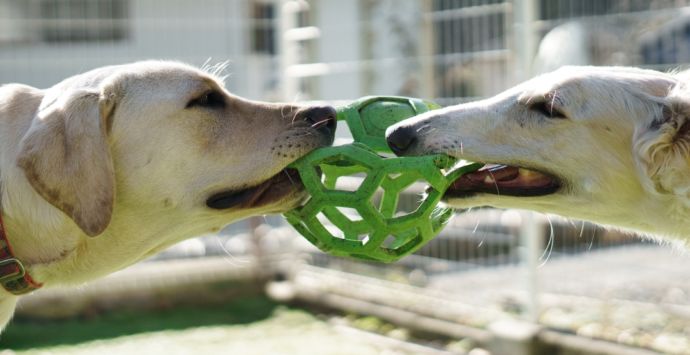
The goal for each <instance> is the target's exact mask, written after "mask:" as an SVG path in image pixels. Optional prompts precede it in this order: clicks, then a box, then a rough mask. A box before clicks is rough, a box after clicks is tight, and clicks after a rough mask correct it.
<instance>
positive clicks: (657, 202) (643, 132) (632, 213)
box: [389, 67, 690, 243]
mask: <svg viewBox="0 0 690 355" xmlns="http://www.w3.org/2000/svg"><path fill="white" fill-rule="evenodd" d="M687 76H688V73H660V72H656V71H650V70H642V69H635V68H622V67H564V68H561V69H559V70H557V71H554V72H551V73H548V74H544V75H541V76H538V77H536V78H534V79H532V80H529V81H527V82H525V83H522V84H520V85H518V86H516V87H514V88H512V89H509V90H507V91H505V92H503V93H501V94H499V95H497V96H495V97H492V98H489V99H486V100H483V101H478V102H472V103H467V104H462V105H457V106H451V107H447V108H444V109H440V110H437V111H432V112H428V113H426V114H423V115H420V116H417V117H414V118H411V119H409V120H406V121H404V122H401V123H400V124H398V125H396V126H394V127H391V128H390V129H389V132H392V131H393V130H395V129H398V128H399V127H402V126H412V128H413V129H414V130H415V131H416V132H417V133H416V135H417V136H416V139H417V143H416V145H415V146H414V147H413V148H411V150H410V151H409V152H408V153H409V154H412V155H414V154H428V153H438V152H443V153H448V154H451V155H453V156H456V157H460V158H463V159H467V160H471V161H478V162H486V163H498V164H507V165H511V166H521V167H526V168H530V169H534V170H538V171H542V172H546V173H550V174H552V175H554V176H557V177H558V178H559V179H560V180H561V181H562V182H563V187H562V189H561V190H560V191H558V192H557V193H555V194H551V195H546V196H540V197H511V196H500V195H493V194H477V195H474V196H472V197H467V198H456V199H450V200H449V201H448V203H449V204H450V205H451V206H454V207H458V208H466V207H471V206H482V205H488V206H495V207H501V208H523V209H532V210H536V211H541V212H549V213H556V214H560V215H563V216H567V217H574V218H579V219H584V220H589V221H594V222H598V223H601V224H606V225H613V226H618V227H620V228H624V229H631V230H636V231H640V232H644V233H648V234H653V235H659V236H662V237H665V238H666V239H667V240H679V241H681V242H685V243H687V242H688V241H690V132H688V131H683V132H679V128H680V127H681V126H682V125H683V123H684V122H685V121H686V120H690V87H689V84H690V81H688V80H687ZM539 101H546V102H547V103H548V104H549V105H554V107H555V108H557V109H558V110H560V111H562V112H563V113H564V114H565V115H566V116H567V117H566V118H565V119H559V118H548V117H546V116H545V115H543V114H541V113H539V112H537V111H536V110H532V109H530V106H531V105H533V104H534V103H535V102H539ZM686 128H687V126H686Z"/></svg>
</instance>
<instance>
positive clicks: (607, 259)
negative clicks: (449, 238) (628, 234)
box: [429, 246, 690, 354]
mask: <svg viewBox="0 0 690 355" xmlns="http://www.w3.org/2000/svg"><path fill="white" fill-rule="evenodd" d="M537 274H538V279H539V291H540V297H539V301H540V304H541V308H542V312H541V313H540V321H541V322H542V323H543V324H546V325H548V326H551V327H554V328H558V329H565V330H569V331H573V332H575V333H578V334H580V335H583V336H588V337H594V338H601V339H606V340H611V341H615V342H620V343H624V344H629V345H634V346H641V347H646V348H650V349H654V350H657V351H661V352H664V353H669V354H690V255H688V254H687V252H683V251H681V250H678V249H673V248H670V247H658V246H632V247H621V248H611V249H602V250H598V251H590V252H587V253H583V254H577V255H575V256H559V257H557V256H553V257H552V258H551V259H549V260H548V261H546V262H545V263H544V264H543V265H542V266H541V267H540V268H539V269H538V273H537ZM525 280H526V275H525V271H524V268H521V267H519V266H501V267H495V268H483V269H481V270H477V271H473V272H464V273H457V274H446V275H441V276H432V277H430V278H429V282H430V284H429V287H432V288H437V289H442V290H445V291H448V292H450V293H452V294H453V295H457V298H456V299H457V300H459V301H463V302H467V303H470V304H477V305H482V306H488V307H498V308H501V309H502V310H504V311H508V312H513V313H520V312H521V311H522V305H523V304H524V302H525V300H526V299H527V292H526V290H525V285H526V282H525Z"/></svg>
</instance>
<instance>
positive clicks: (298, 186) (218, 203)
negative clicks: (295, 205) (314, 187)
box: [206, 168, 304, 210]
mask: <svg viewBox="0 0 690 355" xmlns="http://www.w3.org/2000/svg"><path fill="white" fill-rule="evenodd" d="M302 190H304V185H303V184H302V180H301V179H300V178H299V173H298V172H297V170H295V169H291V168H286V169H283V170H281V171H280V172H279V173H278V174H276V175H274V176H272V177H271V178H269V179H268V180H266V181H264V182H262V183H260V184H258V185H256V186H253V187H249V188H246V189H241V190H226V191H222V192H219V193H215V194H213V195H211V196H210V197H209V198H208V199H207V200H206V206H208V207H209V208H212V209H216V210H225V209H230V208H257V207H262V206H266V205H270V204H272V203H276V202H279V201H281V200H283V199H284V198H285V197H287V196H289V195H291V194H294V193H295V192H298V191H302Z"/></svg>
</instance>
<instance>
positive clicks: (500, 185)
mask: <svg viewBox="0 0 690 355" xmlns="http://www.w3.org/2000/svg"><path fill="white" fill-rule="evenodd" d="M561 186H562V183H561V181H560V179H558V178H557V177H555V176H553V175H551V174H547V173H544V172H541V171H538V170H532V169H527V168H522V167H516V166H508V165H495V164H494V165H486V166H484V167H483V168H481V169H479V170H477V171H475V172H471V173H467V174H464V175H462V176H460V177H459V178H458V179H457V180H455V181H454V182H453V183H452V184H451V186H450V187H449V188H448V190H446V193H445V195H444V197H443V200H444V201H450V203H449V204H451V205H453V204H454V203H453V201H456V204H457V201H458V200H461V199H469V198H472V197H477V196H479V195H497V196H512V197H539V196H547V195H551V194H555V193H557V192H559V191H560V190H561Z"/></svg>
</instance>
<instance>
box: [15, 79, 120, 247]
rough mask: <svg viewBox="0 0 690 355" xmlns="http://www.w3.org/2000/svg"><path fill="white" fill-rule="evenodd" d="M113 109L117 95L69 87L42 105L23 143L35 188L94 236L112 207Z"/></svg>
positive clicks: (23, 158) (22, 159) (25, 163)
mask: <svg viewBox="0 0 690 355" xmlns="http://www.w3.org/2000/svg"><path fill="white" fill-rule="evenodd" d="M114 109H115V99H114V98H113V97H112V95H106V94H101V93H96V92H88V91H84V90H81V91H71V92H67V93H64V94H62V95H61V96H59V97H58V98H57V100H55V101H53V102H52V103H50V104H49V105H47V106H46V107H42V108H41V109H39V111H38V113H37V114H36V116H35V117H34V120H33V122H32V123H31V127H30V128H29V130H28V132H27V133H26V135H25V136H24V137H23V138H22V141H21V143H20V144H21V145H20V153H19V158H18V165H19V166H20V167H21V168H22V169H23V171H24V174H25V175H26V177H27V179H28V180H29V182H30V183H31V185H32V186H33V188H34V189H35V190H36V191H37V192H38V193H39V194H40V195H41V196H42V197H43V198H44V199H46V200H47V201H48V202H49V203H51V204H52V205H53V206H55V207H57V208H58V209H60V210H61V211H63V212H64V213H65V214H67V215H68V216H69V217H70V218H72V220H73V221H74V222H75V223H76V224H77V226H79V228H81V229H82V230H83V231H84V233H86V234H87V235H89V236H92V237H93V236H97V235H99V234H101V233H102V232H103V231H104V230H105V228H106V227H107V226H108V224H109V223H110V218H111V215H112V211H113V201H114V199H115V175H114V172H113V161H112V158H111V154H110V148H109V145H108V139H107V134H108V132H107V131H108V129H109V122H110V119H111V115H112V114H113V112H114Z"/></svg>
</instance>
